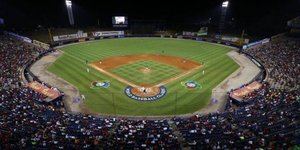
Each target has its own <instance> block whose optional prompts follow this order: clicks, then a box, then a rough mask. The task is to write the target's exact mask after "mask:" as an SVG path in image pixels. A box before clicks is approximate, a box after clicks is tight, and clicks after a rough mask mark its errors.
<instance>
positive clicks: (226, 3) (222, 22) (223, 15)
mask: <svg viewBox="0 0 300 150" xmlns="http://www.w3.org/2000/svg"><path fill="white" fill-rule="evenodd" d="M228 6H229V1H224V2H223V3H222V8H221V9H222V10H221V17H220V23H219V33H220V35H221V34H222V31H223V29H224V28H225V21H226V14H227V9H228Z"/></svg>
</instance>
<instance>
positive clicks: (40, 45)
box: [32, 40, 50, 49]
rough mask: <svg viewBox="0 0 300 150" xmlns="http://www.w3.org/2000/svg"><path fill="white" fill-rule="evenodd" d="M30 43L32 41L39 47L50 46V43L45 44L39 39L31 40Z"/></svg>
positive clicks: (45, 47)
mask: <svg viewBox="0 0 300 150" xmlns="http://www.w3.org/2000/svg"><path fill="white" fill-rule="evenodd" d="M32 43H33V44H34V45H35V46H38V47H41V48H43V49H49V48H50V45H49V44H46V43H43V42H40V41H37V40H33V41H32Z"/></svg>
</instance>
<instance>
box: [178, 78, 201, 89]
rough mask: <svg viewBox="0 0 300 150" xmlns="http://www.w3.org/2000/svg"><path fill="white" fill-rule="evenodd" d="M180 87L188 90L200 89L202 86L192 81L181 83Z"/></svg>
mask: <svg viewBox="0 0 300 150" xmlns="http://www.w3.org/2000/svg"><path fill="white" fill-rule="evenodd" d="M181 85H182V86H184V87H186V88H188V89H196V88H202V86H201V85H200V84H199V83H198V82H196V81H193V80H189V81H186V82H181Z"/></svg>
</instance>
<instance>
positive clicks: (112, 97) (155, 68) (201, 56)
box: [48, 38, 239, 116]
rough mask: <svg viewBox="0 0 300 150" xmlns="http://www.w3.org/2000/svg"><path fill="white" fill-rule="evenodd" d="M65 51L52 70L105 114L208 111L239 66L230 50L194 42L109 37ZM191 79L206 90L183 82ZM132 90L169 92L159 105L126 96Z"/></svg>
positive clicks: (87, 104)
mask: <svg viewBox="0 0 300 150" xmlns="http://www.w3.org/2000/svg"><path fill="white" fill-rule="evenodd" d="M60 50H61V51H62V52H63V55H62V56H60V57H59V58H58V59H57V60H56V61H55V62H54V63H53V64H52V65H51V66H50V67H49V68H48V70H49V71H50V72H52V73H54V74H56V75H57V76H59V77H61V78H63V79H64V80H66V81H67V82H69V83H71V84H73V85H74V86H76V87H77V88H78V90H79V91H80V93H82V94H83V95H85V101H84V104H83V107H84V110H88V112H93V113H100V114H116V115H132V116H157V115H174V114H187V113H193V112H195V111H198V110H201V109H202V108H205V107H206V106H207V105H208V104H209V103H210V97H211V93H212V89H213V88H214V87H216V86H217V85H218V84H219V83H220V82H221V81H223V80H224V79H225V78H226V77H227V76H229V75H230V74H231V73H233V72H234V71H235V70H237V69H238V68H239V65H238V64H236V63H235V61H233V60H232V59H231V58H230V57H229V56H228V55H226V54H227V53H228V52H229V51H231V50H232V49H231V48H230V47H226V46H222V45H214V44H211V43H206V42H199V41H192V40H182V39H166V38H123V39H105V40H98V41H93V42H87V43H79V44H75V45H67V46H65V47H62V48H60ZM87 68H88V69H89V72H87ZM203 70H205V74H203V73H202V72H203ZM94 81H108V82H110V86H109V87H108V88H89V87H90V85H91V83H92V82H94ZM186 81H195V82H197V83H199V84H200V85H201V88H193V89H191V88H185V87H184V86H182V84H181V83H182V82H186ZM128 86H130V87H136V88H141V87H145V88H151V87H160V86H164V87H165V88H166V91H167V93H165V94H163V97H160V99H159V101H151V102H148V101H137V100H133V99H132V98H130V97H128V96H127V95H126V94H125V93H124V90H125V89H126V87H128ZM134 91H136V90H133V93H136V92H134ZM142 93H143V92H142ZM145 93H146V95H147V94H149V96H153V93H151V94H150V92H149V93H147V92H144V93H143V94H144V95H143V96H142V97H145ZM146 97H147V96H146Z"/></svg>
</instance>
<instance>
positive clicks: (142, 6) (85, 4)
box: [0, 0, 300, 32]
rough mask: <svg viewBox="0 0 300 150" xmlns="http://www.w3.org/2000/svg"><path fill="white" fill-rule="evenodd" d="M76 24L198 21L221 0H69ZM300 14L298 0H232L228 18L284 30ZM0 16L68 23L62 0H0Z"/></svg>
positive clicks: (11, 20)
mask: <svg viewBox="0 0 300 150" xmlns="http://www.w3.org/2000/svg"><path fill="white" fill-rule="evenodd" d="M72 2H73V11H74V18H75V23H76V26H78V27H83V26H95V25H97V20H98V19H99V20H100V22H101V25H103V26H110V24H111V17H112V16H114V15H126V16H128V19H129V22H130V21H133V20H161V21H164V22H167V23H170V24H177V23H187V24H193V23H199V22H203V21H206V20H208V18H212V20H213V21H215V22H217V21H218V19H219V18H218V17H219V16H220V8H221V4H222V1H221V0H185V1H183V0H181V1H175V0H173V1H168V0H151V1H146V0H139V1H135V0H72ZM299 15H300V0H231V1H230V4H229V8H228V13H227V20H232V18H234V22H235V24H237V26H238V27H239V28H246V29H249V30H265V28H268V27H269V28H268V29H270V30H272V31H270V32H273V30H284V27H285V24H286V21H287V20H289V19H292V18H294V17H296V16H299ZM0 18H4V19H5V21H6V26H9V27H35V26H37V25H42V26H50V27H65V26H68V18H67V12H66V9H65V2H64V0H0Z"/></svg>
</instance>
